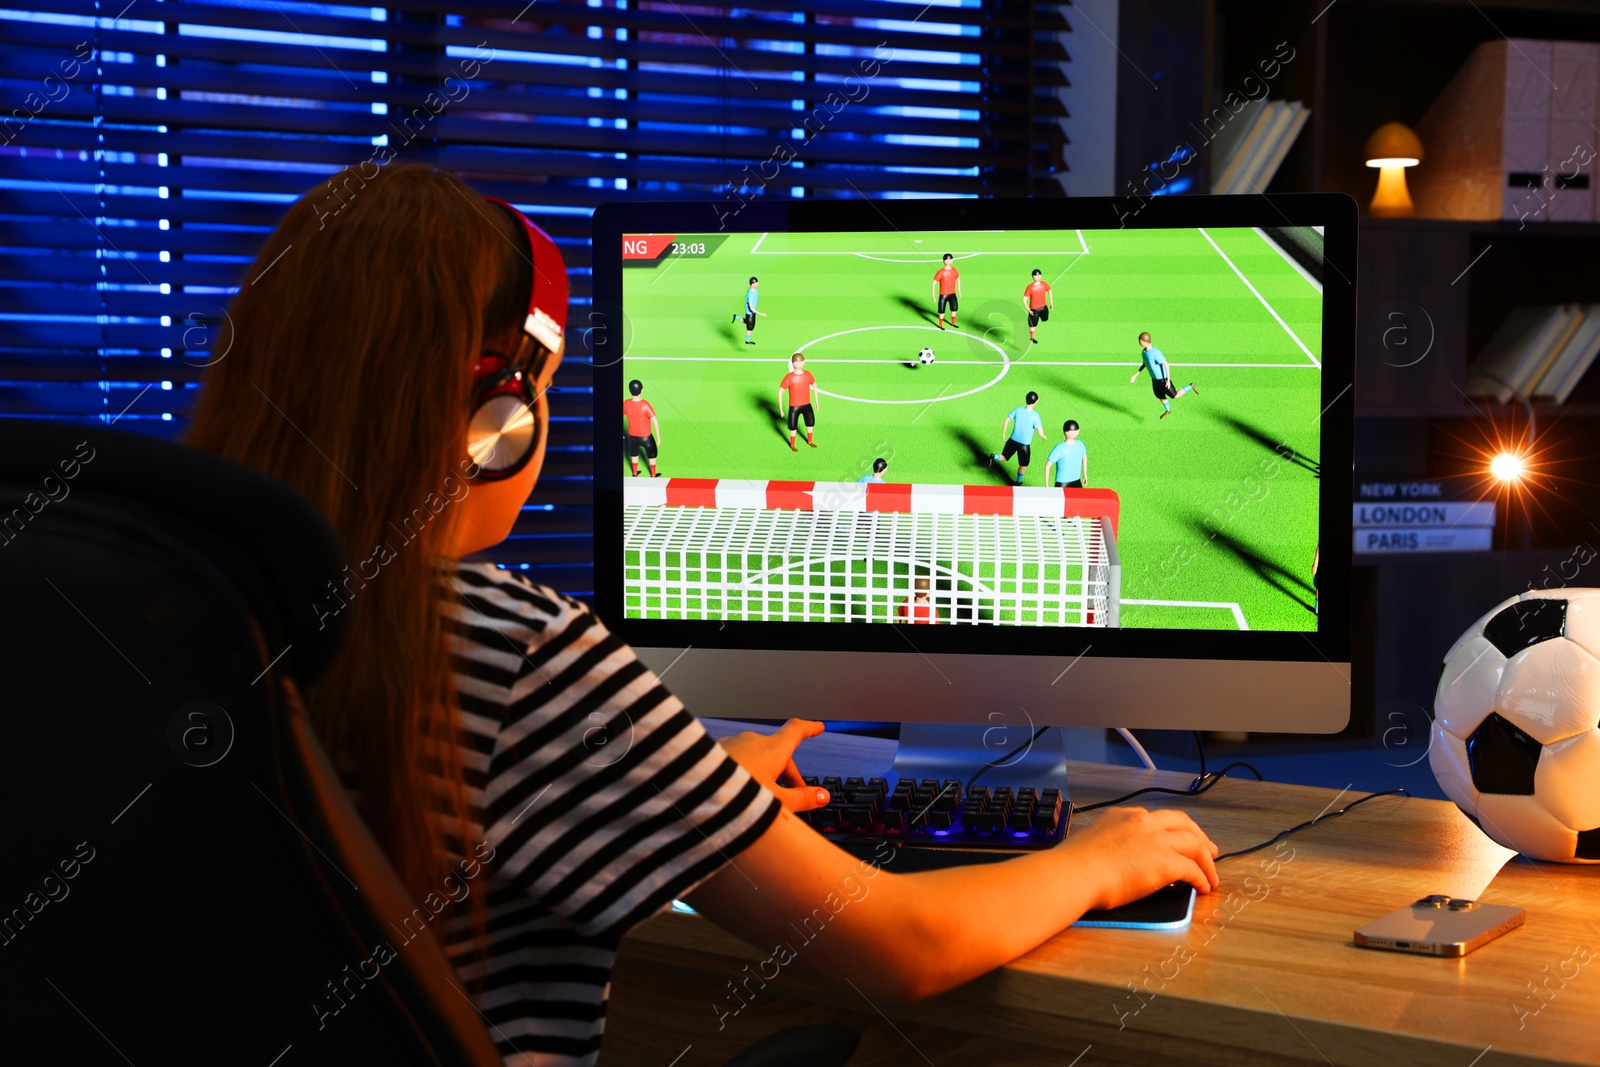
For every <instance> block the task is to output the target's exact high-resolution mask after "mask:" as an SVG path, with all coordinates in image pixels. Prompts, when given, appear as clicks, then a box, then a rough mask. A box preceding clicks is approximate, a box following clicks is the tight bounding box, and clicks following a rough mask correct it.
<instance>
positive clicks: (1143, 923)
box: [1072, 882, 1195, 930]
mask: <svg viewBox="0 0 1600 1067" xmlns="http://www.w3.org/2000/svg"><path fill="white" fill-rule="evenodd" d="M1194 896H1195V893H1194V886H1192V885H1190V884H1189V883H1188V882H1173V883H1172V884H1171V885H1168V886H1163V887H1161V888H1160V889H1157V890H1156V891H1155V892H1154V893H1151V894H1150V895H1149V896H1147V897H1140V898H1139V899H1138V900H1133V901H1129V902H1128V903H1126V904H1124V905H1122V907H1120V908H1107V909H1106V910H1105V911H1086V912H1084V913H1083V918H1081V919H1079V920H1078V921H1077V922H1075V923H1073V924H1072V925H1073V926H1100V927H1110V928H1112V929H1118V930H1182V929H1183V928H1184V927H1186V926H1188V925H1189V921H1190V919H1192V918H1193V917H1194Z"/></svg>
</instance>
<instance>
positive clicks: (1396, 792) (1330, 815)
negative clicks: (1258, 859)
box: [1214, 788, 1411, 863]
mask: <svg viewBox="0 0 1600 1067" xmlns="http://www.w3.org/2000/svg"><path fill="white" fill-rule="evenodd" d="M1410 795H1411V794H1410V793H1409V792H1408V791H1407V790H1405V789H1404V788H1400V789H1385V790H1384V791H1383V792H1381V793H1368V794H1367V795H1366V796H1364V797H1361V798H1360V799H1359V800H1352V801H1351V802H1350V803H1348V804H1346V805H1345V806H1344V807H1342V808H1340V809H1339V810H1338V811H1325V812H1323V813H1322V814H1321V815H1318V816H1317V817H1316V818H1315V819H1307V820H1306V821H1305V822H1303V823H1301V824H1300V825H1298V826H1291V827H1289V828H1288V829H1287V830H1281V831H1279V832H1278V833H1276V834H1274V835H1273V836H1272V837H1269V838H1267V839H1266V840H1265V841H1263V842H1261V844H1259V845H1251V846H1250V847H1249V848H1241V849H1239V850H1238V851H1235V852H1224V853H1223V854H1222V855H1220V856H1218V857H1217V858H1216V860H1215V861H1214V862H1216V863H1221V862H1222V861H1223V860H1228V859H1232V858H1233V857H1235V856H1248V855H1249V854H1250V853H1252V852H1260V851H1261V850H1262V849H1264V848H1266V847H1267V846H1268V845H1270V844H1273V843H1274V842H1276V841H1281V840H1282V839H1283V838H1285V837H1288V836H1289V835H1290V834H1297V833H1299V832H1300V831H1301V830H1308V829H1310V828H1311V827H1313V826H1315V825H1317V823H1319V822H1326V821H1327V820H1329V819H1336V818H1338V817H1339V816H1340V815H1343V814H1344V813H1345V812H1347V811H1349V810H1350V809H1351V808H1354V807H1357V806H1359V805H1361V804H1365V803H1366V802H1367V801H1369V800H1375V799H1377V798H1378V797H1391V796H1402V797H1409V796H1410Z"/></svg>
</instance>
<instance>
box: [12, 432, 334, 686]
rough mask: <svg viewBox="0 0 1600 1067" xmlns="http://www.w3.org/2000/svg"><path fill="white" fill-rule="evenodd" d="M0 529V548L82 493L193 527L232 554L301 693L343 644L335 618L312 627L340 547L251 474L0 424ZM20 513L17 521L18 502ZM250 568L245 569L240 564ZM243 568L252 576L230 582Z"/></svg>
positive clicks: (299, 507) (111, 441)
mask: <svg viewBox="0 0 1600 1067" xmlns="http://www.w3.org/2000/svg"><path fill="white" fill-rule="evenodd" d="M0 490H3V491H4V495H5V496H6V497H7V498H8V500H7V503H6V507H5V510H4V513H3V514H0V523H4V522H5V520H8V519H10V520H12V521H11V522H10V523H9V524H5V525H4V529H5V533H3V534H0V565H3V564H4V561H5V544H6V543H9V540H10V539H11V538H13V537H17V536H22V535H21V534H19V533H17V526H18V525H19V524H21V525H23V526H25V525H26V522H27V521H28V520H29V519H31V517H32V515H33V514H36V513H38V512H40V511H42V510H43V509H44V508H46V507H49V506H50V504H51V503H53V502H58V501H60V500H64V499H66V498H67V497H68V496H78V495H80V494H82V495H84V496H86V497H88V498H90V499H95V500H97V501H98V502H100V503H102V504H105V503H110V504H118V503H121V504H125V505H127V506H128V507H130V508H133V509H137V510H138V511H140V512H143V513H144V514H146V515H151V516H154V517H155V518H156V520H157V521H159V520H160V518H161V517H162V516H170V517H171V518H172V519H173V520H175V524H179V525H183V526H185V527H187V528H190V529H194V528H199V529H201V530H203V531H205V533H206V534H207V535H209V536H210V537H212V538H215V539H216V540H218V541H220V542H222V543H224V544H227V545H229V546H230V547H231V548H232V549H233V550H234V551H230V552H228V553H225V554H223V555H222V556H221V557H219V558H218V559H217V560H216V562H217V564H218V565H219V566H221V567H223V568H224V569H225V570H228V571H229V572H230V575H229V576H230V577H231V578H232V579H233V580H234V581H235V583H236V584H237V585H238V587H239V589H240V591H241V593H242V594H243V595H244V596H245V598H246V599H247V600H248V601H249V602H250V606H251V608H252V610H253V611H254V612H255V614H256V617H257V619H258V620H259V621H260V623H261V625H262V626H263V627H264V628H266V629H267V630H268V632H269V634H270V633H271V631H272V630H274V629H277V630H278V631H279V633H278V634H276V635H274V636H276V637H278V638H281V640H282V641H284V643H285V644H286V645H287V646H288V647H289V651H288V653H287V658H288V660H289V661H290V662H289V666H290V667H291V669H292V670H293V673H294V675H295V677H296V678H297V679H298V680H299V682H300V684H301V685H302V686H308V685H310V684H311V682H313V681H314V680H315V679H316V678H317V677H318V676H320V675H321V673H322V671H323V670H324V669H326V667H327V666H328V664H329V663H331V662H332V660H333V657H334V655H335V653H336V652H337V651H338V649H339V645H340V642H341V641H342V639H343V637H344V632H343V628H342V626H341V624H340V623H341V619H340V617H339V616H338V615H335V616H332V617H320V618H319V613H318V612H317V611H316V609H315V605H317V604H318V603H320V602H322V601H324V600H326V599H327V590H328V583H329V582H330V581H335V580H336V579H337V578H338V577H339V575H340V571H341V570H342V568H343V567H344V566H345V562H346V559H345V554H344V548H343V546H342V544H341V543H340V541H339V536H338V534H337V533H335V531H334V529H333V527H332V526H331V525H329V523H328V520H327V519H326V518H325V517H324V516H323V514H322V512H320V511H319V510H317V508H316V506H315V505H313V504H312V503H311V501H309V500H307V499H306V498H305V497H304V496H302V495H300V493H299V492H298V491H296V490H295V489H293V488H291V487H290V486H288V485H286V484H284V483H283V482H280V481H278V480H277V479H276V478H273V477H271V476H269V475H267V474H264V473H262V472H261V471H258V470H256V469H255V468H253V467H246V466H244V465H242V464H239V463H234V462H233V461H231V460H227V459H223V458H221V457H219V456H214V455H212V454H210V453H208V452H202V451H200V450H199V449H196V448H191V447H189V446H187V445H182V444H176V443H173V442H170V441H163V440H161V439H159V438H155V437H149V436H146V435H143V434H136V433H124V432H121V431H117V430H106V429H99V428H96V427H89V426H83V425H80V424H75V423H64V422H45V421H39V420H31V419H3V418H0ZM18 501H21V502H23V514H21V515H18V514H17V511H16V509H17V502H18ZM241 561H247V562H241ZM241 567H245V568H250V569H253V573H238V571H239V569H240V568H241Z"/></svg>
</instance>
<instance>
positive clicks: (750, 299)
mask: <svg viewBox="0 0 1600 1067" xmlns="http://www.w3.org/2000/svg"><path fill="white" fill-rule="evenodd" d="M760 286H761V282H760V280H759V279H757V278H756V277H754V276H753V275H752V276H751V278H750V288H749V289H747V290H745V294H744V314H742V315H735V316H734V317H733V321H734V322H738V321H739V320H740V319H743V320H744V343H745V344H747V345H753V344H755V342H754V341H752V340H751V339H750V335H751V334H752V333H754V332H755V328H756V316H757V315H760V316H761V317H762V318H766V317H767V313H766V312H765V311H757V310H756V305H757V304H759V303H760V302H761V292H760Z"/></svg>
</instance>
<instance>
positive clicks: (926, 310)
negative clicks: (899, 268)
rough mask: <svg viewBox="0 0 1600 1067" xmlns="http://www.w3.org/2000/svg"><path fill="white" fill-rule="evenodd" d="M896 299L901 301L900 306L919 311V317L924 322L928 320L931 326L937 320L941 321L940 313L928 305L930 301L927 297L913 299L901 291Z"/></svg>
mask: <svg viewBox="0 0 1600 1067" xmlns="http://www.w3.org/2000/svg"><path fill="white" fill-rule="evenodd" d="M895 299H896V300H898V301H900V306H901V307H903V308H905V309H906V310H907V311H915V312H916V313H917V317H918V318H920V319H921V320H922V321H923V322H926V323H927V324H928V325H930V326H931V325H933V324H934V323H935V322H938V321H939V313H938V312H937V311H935V310H934V309H933V308H931V307H929V306H928V301H927V299H926V298H924V299H922V300H913V299H912V298H911V297H909V296H907V295H906V294H904V293H901V294H900V295H899V296H896V297H895Z"/></svg>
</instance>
